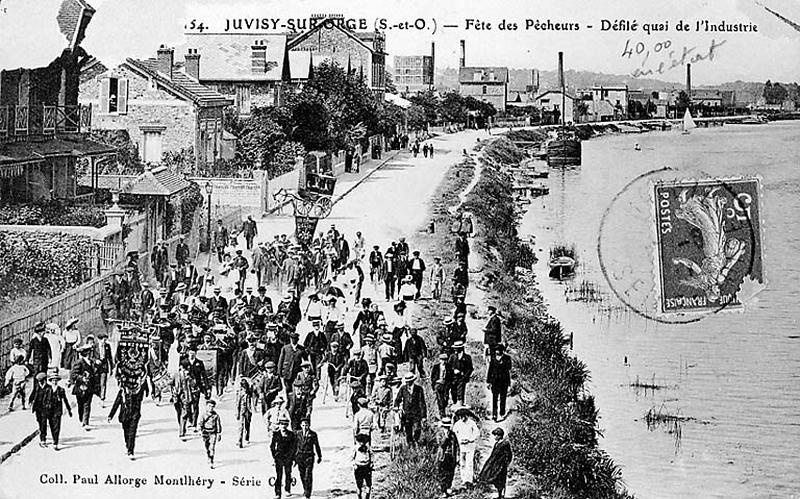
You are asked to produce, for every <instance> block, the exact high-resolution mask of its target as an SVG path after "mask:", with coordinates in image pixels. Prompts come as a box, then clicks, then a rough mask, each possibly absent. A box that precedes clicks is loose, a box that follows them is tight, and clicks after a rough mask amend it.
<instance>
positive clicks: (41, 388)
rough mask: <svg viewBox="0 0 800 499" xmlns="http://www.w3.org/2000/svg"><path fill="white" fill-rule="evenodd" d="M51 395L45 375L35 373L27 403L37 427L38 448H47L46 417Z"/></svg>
mask: <svg viewBox="0 0 800 499" xmlns="http://www.w3.org/2000/svg"><path fill="white" fill-rule="evenodd" d="M52 395H53V394H52V390H51V389H50V387H49V386H47V374H45V373H37V374H36V379H35V381H34V382H33V390H31V395H30V398H29V399H28V402H29V403H30V405H31V411H32V412H33V413H34V414H35V415H36V422H37V423H38V425H39V447H45V446H47V415H48V407H49V406H50V399H51V398H52Z"/></svg>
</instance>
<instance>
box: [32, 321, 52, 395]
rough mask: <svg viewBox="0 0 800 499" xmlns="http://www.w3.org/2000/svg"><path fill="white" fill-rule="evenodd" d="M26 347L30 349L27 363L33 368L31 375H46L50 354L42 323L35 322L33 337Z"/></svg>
mask: <svg viewBox="0 0 800 499" xmlns="http://www.w3.org/2000/svg"><path fill="white" fill-rule="evenodd" d="M28 347H29V348H30V353H29V354H28V363H29V364H30V365H31V366H33V369H32V373H31V374H38V373H47V366H48V365H49V364H50V357H51V353H50V342H48V341H47V340H46V339H44V322H37V323H36V325H34V326H33V335H32V336H31V341H30V344H29V346H28ZM34 389H35V387H34Z"/></svg>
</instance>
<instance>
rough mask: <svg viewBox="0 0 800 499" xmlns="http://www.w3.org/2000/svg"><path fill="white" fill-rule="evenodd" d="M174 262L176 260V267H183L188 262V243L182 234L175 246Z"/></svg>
mask: <svg viewBox="0 0 800 499" xmlns="http://www.w3.org/2000/svg"><path fill="white" fill-rule="evenodd" d="M175 262H177V264H178V268H183V267H184V265H186V264H187V263H188V262H189V245H188V244H186V242H185V241H184V239H183V236H181V238H180V242H179V243H178V245H177V246H176V247H175ZM186 284H187V285H188V284H190V283H186Z"/></svg>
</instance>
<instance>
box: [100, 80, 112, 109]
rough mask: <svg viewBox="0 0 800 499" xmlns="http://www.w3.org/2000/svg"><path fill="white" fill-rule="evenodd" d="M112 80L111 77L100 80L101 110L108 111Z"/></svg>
mask: <svg viewBox="0 0 800 499" xmlns="http://www.w3.org/2000/svg"><path fill="white" fill-rule="evenodd" d="M110 86H111V81H110V79H109V78H103V79H102V80H100V112H101V113H108V94H109V88H110Z"/></svg>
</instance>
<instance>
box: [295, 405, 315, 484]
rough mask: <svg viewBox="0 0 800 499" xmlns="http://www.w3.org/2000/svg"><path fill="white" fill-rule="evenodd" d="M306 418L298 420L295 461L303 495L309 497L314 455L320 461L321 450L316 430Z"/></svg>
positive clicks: (312, 479) (312, 477) (312, 480)
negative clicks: (298, 428) (298, 429)
mask: <svg viewBox="0 0 800 499" xmlns="http://www.w3.org/2000/svg"><path fill="white" fill-rule="evenodd" d="M310 426H311V422H310V421H309V419H308V418H303V419H302V421H300V431H299V432H298V434H297V454H296V455H295V458H294V460H295V462H296V463H297V471H299V472H300V481H301V482H302V484H303V495H304V496H305V497H306V499H310V498H311V489H312V487H313V484H314V456H315V455H316V456H317V463H321V462H322V450H321V449H320V446H319V438H318V437H317V432H315V431H313V430H312V429H311V428H310Z"/></svg>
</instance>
